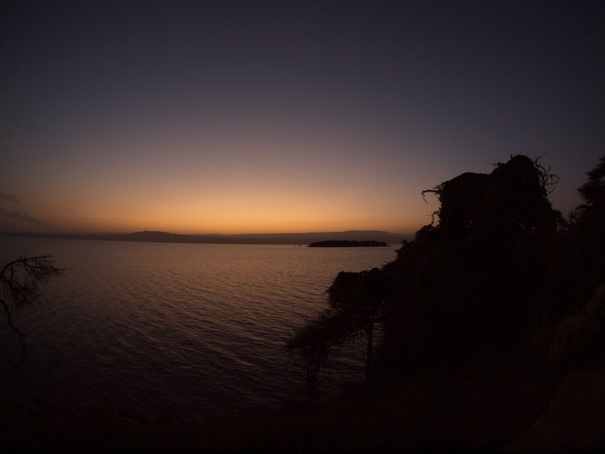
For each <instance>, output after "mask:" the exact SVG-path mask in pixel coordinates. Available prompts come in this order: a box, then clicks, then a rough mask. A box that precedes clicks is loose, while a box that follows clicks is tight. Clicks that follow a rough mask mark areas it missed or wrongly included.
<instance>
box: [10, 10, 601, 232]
mask: <svg viewBox="0 0 605 454" xmlns="http://www.w3.org/2000/svg"><path fill="white" fill-rule="evenodd" d="M2 8H3V10H2V23H1V42H0V46H1V49H0V50H1V58H2V69H1V70H0V80H1V86H2V99H3V103H2V107H1V108H0V109H1V110H0V122H1V123H0V125H1V130H0V153H1V154H2V161H3V166H2V167H1V169H0V177H1V182H0V194H6V195H11V196H14V198H12V199H9V198H4V199H2V205H1V206H0V210H1V211H0V214H2V215H3V216H0V220H2V221H0V226H4V228H23V229H26V230H33V229H35V228H36V226H38V227H39V226H41V225H42V224H44V225H45V226H46V228H49V229H55V230H65V229H76V230H77V229H83V230H130V229H143V228H149V229H151V228H157V229H165V230H172V231H182V232H185V231H187V232H209V231H214V232H225V233H227V232H251V231H286V230H287V231H305V230H307V231H309V230H330V229H336V230H340V229H349V228H351V229H365V228H380V229H385V230H392V231H414V230H415V229H417V228H419V227H420V226H421V225H423V224H424V223H426V222H428V221H429V220H430V218H429V217H427V216H428V214H430V212H431V211H433V209H434V207H433V206H428V207H427V206H426V205H425V204H424V202H423V201H422V198H421V197H420V195H419V194H420V191H421V190H422V189H426V188H428V187H431V186H434V185H436V184H438V183H440V182H441V181H444V180H446V179H450V178H452V177H454V176H456V175H458V174H459V173H462V172H464V171H476V172H489V171H491V169H492V164H494V163H496V162H499V161H505V160H506V159H507V158H508V157H509V156H510V155H511V154H517V153H525V154H528V155H530V156H532V157H533V156H541V155H544V156H543V157H542V162H543V164H545V165H547V166H551V167H552V171H553V172H555V173H557V174H558V175H559V176H560V177H561V181H560V183H559V185H558V187H557V189H556V190H555V192H554V193H553V194H552V198H553V201H554V203H555V207H556V208H559V209H561V210H562V211H563V212H564V213H567V212H568V211H569V209H571V208H573V207H574V206H575V205H577V204H578V203H579V199H578V197H577V194H576V189H577V187H578V186H579V185H580V184H582V183H583V182H584V181H585V172H587V171H588V170H590V169H591V168H592V167H594V165H596V163H597V161H598V158H599V157H600V156H601V155H603V154H605V146H604V145H605V128H604V125H605V88H604V83H603V80H604V77H603V74H604V73H605V72H604V70H605V50H604V49H605V31H604V30H605V2H603V1H554V0H553V1H500V2H494V1H414V2H412V1H397V2H380V1H379V2H370V1H364V2H361V1H163V2H161V1H138V2H132V1H124V0H123V1H117V2H114V1H101V2H95V1H74V2H66V1H50V2H49V1H47V2H35V1H31V2H28V1H15V2H10V1H9V2H8V3H7V4H5V5H4V6H3V7H2ZM15 199H16V201H15ZM19 214H20V215H26V217H27V218H29V219H34V220H37V221H39V223H38V224H35V223H33V222H31V221H27V220H25V218H23V217H21V218H19V216H18V215H19Z"/></svg>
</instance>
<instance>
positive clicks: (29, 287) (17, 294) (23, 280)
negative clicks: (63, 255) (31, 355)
mask: <svg viewBox="0 0 605 454" xmlns="http://www.w3.org/2000/svg"><path fill="white" fill-rule="evenodd" d="M62 272H63V270H62V269H61V268H57V267H56V266H55V265H54V263H53V262H52V261H51V260H50V256H40V257H20V258H18V259H16V260H13V261H12V262H9V263H7V264H6V265H4V267H3V268H2V270H0V284H1V286H2V296H1V297H0V305H1V306H2V307H3V309H4V315H5V317H6V323H7V324H8V326H9V327H10V328H11V329H12V330H13V331H14V332H15V333H16V335H17V336H18V337H19V342H20V344H21V360H23V359H24V358H25V334H24V333H23V332H22V331H21V330H20V329H19V328H18V327H17V326H16V325H15V322H14V319H13V311H14V310H15V309H19V308H20V307H21V306H24V305H27V304H31V303H34V302H36V301H38V299H39V298H40V296H41V295H42V290H41V286H42V285H43V284H44V283H46V282H47V281H49V280H50V279H52V278H53V277H56V276H60V275H61V274H62Z"/></svg>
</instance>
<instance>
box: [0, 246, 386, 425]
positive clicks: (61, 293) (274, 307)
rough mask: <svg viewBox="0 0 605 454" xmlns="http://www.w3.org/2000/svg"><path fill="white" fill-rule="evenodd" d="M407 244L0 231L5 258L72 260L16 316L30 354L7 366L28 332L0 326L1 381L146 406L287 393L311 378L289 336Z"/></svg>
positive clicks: (226, 408) (30, 393)
mask: <svg viewBox="0 0 605 454" xmlns="http://www.w3.org/2000/svg"><path fill="white" fill-rule="evenodd" d="M395 250H396V248H394V247H388V248H307V247H298V246H292V245H222V244H221V245H219V244H172V243H130V242H110V241H85V240H59V239H41V238H18V237H5V236H0V264H2V265H3V264H4V263H6V262H7V261H9V260H12V259H15V258H17V257H19V256H23V255H26V256H28V257H31V256H36V255H51V256H52V259H53V260H54V261H55V263H56V265H57V266H59V267H61V268H65V274H64V275H63V276H61V277H59V278H56V279H55V280H53V281H52V282H51V283H49V284H48V285H47V286H46V287H45V290H44V297H43V299H42V301H41V303H40V304H36V305H34V306H28V307H26V308H24V309H23V310H22V311H21V312H20V314H19V316H17V318H16V322H17V324H18V326H19V327H20V328H21V329H22V331H24V332H25V333H26V334H27V339H26V342H27V352H28V357H29V364H28V365H25V366H22V367H19V368H17V367H15V366H11V365H9V362H10V360H11V359H14V358H15V352H16V351H18V343H17V339H16V336H15V335H14V334H13V333H12V332H11V331H9V330H8V329H7V328H6V327H5V326H4V324H3V325H2V327H0V389H1V390H2V392H3V393H5V394H10V395H11V396H13V397H14V398H18V399H21V400H22V401H23V402H24V404H25V403H27V402H31V401H33V400H34V399H38V400H39V399H43V400H44V401H45V402H47V403H48V404H49V405H53V406H57V407H68V408H99V407H101V408H106V407H109V408H114V409H119V410H123V411H129V412H134V413H136V414H139V415H143V416H146V417H157V416H162V415H171V416H173V417H177V418H186V417H198V416H200V415H204V414H212V413H228V412H232V411H238V410H241V409H247V408H256V407H264V406H275V405H278V404H279V403H280V402H282V401H284V400H286V399H288V398H292V397H294V396H296V395H298V394H299V392H300V390H301V389H302V386H303V384H302V383H301V381H300V379H299V378H297V377H296V376H295V375H293V374H292V373H290V372H287V370H286V369H287V366H288V358H287V354H286V351H285V348H284V342H285V339H286V338H287V337H288V336H289V335H290V334H291V333H292V332H293V330H294V329H295V328H296V327H297V326H300V325H301V324H302V323H303V322H304V320H305V319H306V318H308V317H310V316H312V315H313V314H315V313H316V312H317V311H318V310H321V309H323V308H325V307H326V301H325V295H324V292H325V290H326V289H327V288H328V286H329V285H330V284H331V282H332V280H333V279H334V277H335V276H336V275H337V274H338V272H339V271H361V270H365V269H370V268H372V267H380V266H382V265H383V264H385V263H387V262H389V261H391V260H393V259H394V258H395ZM0 321H4V318H0ZM360 347H361V345H360ZM361 350H362V348H360V351H361ZM362 371H363V361H362V355H359V356H357V357H356V356H355V355H353V354H348V355H345V356H344V358H342V359H340V360H338V361H336V362H335V363H334V372H333V373H332V376H331V378H330V381H329V382H328V383H327V384H326V389H327V391H328V392H329V391H330V390H332V391H333V390H335V389H338V387H339V386H341V385H342V384H343V383H344V382H346V381H352V380H355V379H361V377H362Z"/></svg>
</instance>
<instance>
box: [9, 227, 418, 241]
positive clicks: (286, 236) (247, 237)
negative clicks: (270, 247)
mask: <svg viewBox="0 0 605 454" xmlns="http://www.w3.org/2000/svg"><path fill="white" fill-rule="evenodd" d="M5 235H12V236H23V237H36V238H64V239H78V240H103V241H141V242H153V243H218V244H309V243H313V242H317V241H332V240H335V241H382V242H385V243H389V244H401V243H402V241H403V240H408V239H410V238H411V237H412V235H405V234H397V233H390V232H384V231H380V230H348V231H344V232H308V233H249V234H239V235H220V234H206V235H181V234H177V233H169V232H158V231H147V230H146V231H142V232H134V233H32V232H11V233H5Z"/></svg>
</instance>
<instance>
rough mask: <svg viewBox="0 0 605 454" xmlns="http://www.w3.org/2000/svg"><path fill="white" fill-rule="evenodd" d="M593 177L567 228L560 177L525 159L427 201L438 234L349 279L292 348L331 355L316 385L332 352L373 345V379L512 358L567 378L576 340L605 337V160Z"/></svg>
mask: <svg viewBox="0 0 605 454" xmlns="http://www.w3.org/2000/svg"><path fill="white" fill-rule="evenodd" d="M588 177H589V179H588V182H587V183H586V184H585V185H584V186H582V187H581V188H580V194H581V195H582V197H583V199H584V201H585V204H583V205H582V206H580V207H578V208H577V209H576V210H574V212H573V213H572V215H571V216H570V220H569V221H566V220H565V219H564V218H563V216H562V215H561V214H560V213H559V212H557V211H556V210H554V209H553V207H552V205H551V203H550V201H549V198H548V195H549V193H550V191H551V190H552V188H553V185H554V184H555V183H556V181H557V178H556V176H554V175H552V174H551V173H550V172H549V170H547V169H545V168H544V167H543V166H542V165H541V164H540V163H539V162H538V161H537V160H532V159H530V158H528V157H527V156H523V155H517V156H513V157H511V158H510V160H509V161H507V162H506V163H498V164H496V166H495V168H494V170H493V171H492V172H491V173H490V174H478V173H464V174H462V175H459V176H458V177H455V178H453V179H451V180H448V181H445V182H443V183H441V184H439V185H437V186H436V187H435V188H433V189H429V190H427V191H424V192H423V196H425V195H426V194H433V195H435V196H436V197H437V199H438V201H439V203H440V208H439V210H438V211H436V212H435V213H434V214H433V222H432V223H431V224H429V225H426V226H424V227H422V228H421V229H420V230H419V231H418V232H416V235H415V238H414V240H413V241H411V242H405V241H404V242H403V247H402V248H401V249H400V250H399V251H398V255H397V258H396V259H395V260H394V261H393V262H391V263H389V264H387V265H385V266H384V267H383V268H382V269H380V270H379V269H373V270H370V271H364V272H361V273H340V274H339V275H338V276H337V278H336V279H335V281H334V283H333V284H332V286H331V287H330V288H329V289H328V291H327V295H328V302H329V308H327V309H326V310H325V311H323V312H322V313H320V314H318V316H317V317H316V318H315V319H312V320H309V321H308V322H307V324H306V325H305V326H304V327H303V328H301V329H300V330H298V332H296V333H295V334H294V335H293V336H292V338H291V339H290V340H289V342H288V344H287V348H288V350H289V352H290V354H291V355H293V357H296V356H297V355H298V356H300V354H301V352H303V351H306V352H307V353H309V352H310V350H309V346H311V345H314V351H320V350H321V349H319V347H318V345H320V344H321V345H324V346H325V347H326V348H325V349H324V350H321V351H322V352H323V353H325V356H324V357H323V359H322V362H321V367H319V368H317V369H315V370H314V374H315V376H317V375H318V374H319V373H320V372H321V369H322V367H323V366H325V365H326V364H328V353H330V352H332V351H334V347H335V346H337V345H339V344H340V343H342V342H345V341H346V340H347V339H348V338H350V337H352V336H356V335H365V336H366V337H367V340H368V343H367V371H368V377H376V378H382V379H384V378H385V377H388V376H392V375H395V374H396V373H397V371H399V372H409V371H411V370H422V369H435V368H439V367H457V366H464V365H465V364H468V363H469V361H473V360H477V359H478V358H481V357H487V356H490V357H493V356H494V355H496V356H497V355H506V354H510V353H511V352H516V353H519V352H522V353H523V355H525V356H526V357H527V358H533V359H538V360H540V361H541V360H543V359H546V360H548V361H550V362H551V365H553V366H555V367H562V366H565V367H568V366H569V365H570V364H573V361H574V358H575V357H576V356H577V357H578V358H579V355H576V356H574V355H573V354H572V353H570V352H573V351H580V350H582V351H584V350H586V349H588V347H586V349H584V347H582V346H575V347H570V346H569V345H567V344H566V342H567V343H569V342H572V341H571V340H569V339H572V337H573V335H572V334H570V333H569V331H570V330H571V331H573V332H574V333H576V332H578V331H582V330H584V331H586V333H584V334H582V335H583V336H584V337H582V339H586V340H585V341H582V340H580V341H578V340H577V337H578V336H575V337H573V339H574V340H573V342H585V343H589V344H590V346H591V347H590V349H588V350H590V351H593V350H594V349H595V348H599V347H598V346H599V345H601V343H602V338H603V336H602V331H603V329H604V328H602V326H605V325H603V323H602V321H603V320H605V315H604V314H603V310H602V305H603V303H602V296H599V295H602V290H600V291H599V292H597V293H596V296H594V297H593V298H592V300H591V296H592V295H593V292H594V289H595V288H597V286H598V285H599V284H600V283H601V282H603V280H604V277H605V274H604V273H605V268H604V265H603V260H602V257H604V256H605V242H604V241H605V240H604V238H605V235H603V232H605V196H604V194H605V181H604V180H605V158H603V159H602V160H601V163H600V164H599V165H598V166H597V167H596V168H595V169H594V170H592V171H591V172H589V174H588ZM589 300H590V301H592V302H591V303H590V304H588V306H587V305H586V302H587V301H589ZM595 301H596V302H595ZM566 327H567V328H566ZM375 328H380V329H381V332H382V333H383V336H382V338H381V342H380V344H379V346H378V350H377V351H376V352H374V339H373V334H374V331H375ZM566 330H567V331H566ZM566 339H567V340H566ZM305 349H306V350H305ZM570 355H571V357H570ZM563 356H564V358H565V360H561V359H560V358H562V357H563ZM584 356H586V355H584ZM555 358H556V360H555ZM370 371H372V372H373V373H372V374H370ZM307 383H311V386H314V385H315V384H316V383H317V380H316V379H313V380H310V381H309V380H307Z"/></svg>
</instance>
